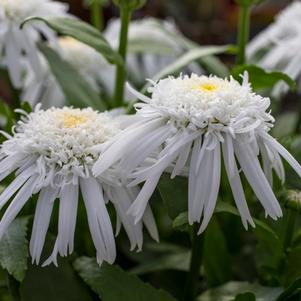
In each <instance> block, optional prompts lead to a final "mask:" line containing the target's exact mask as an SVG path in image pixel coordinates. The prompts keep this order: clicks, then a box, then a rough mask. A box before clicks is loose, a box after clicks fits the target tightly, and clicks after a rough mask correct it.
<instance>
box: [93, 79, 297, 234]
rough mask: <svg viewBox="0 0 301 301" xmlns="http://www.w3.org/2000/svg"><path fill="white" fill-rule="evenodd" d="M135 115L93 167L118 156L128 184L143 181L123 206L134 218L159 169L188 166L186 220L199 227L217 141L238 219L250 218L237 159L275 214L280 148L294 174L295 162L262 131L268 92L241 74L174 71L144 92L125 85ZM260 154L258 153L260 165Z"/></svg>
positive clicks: (213, 189) (205, 216) (209, 210)
mask: <svg viewBox="0 0 301 301" xmlns="http://www.w3.org/2000/svg"><path fill="white" fill-rule="evenodd" d="M130 89H131V91H132V92H133V94H135V95H136V96H137V97H138V98H140V99H141V100H142V101H143V103H137V104H136V108H137V116H138V117H140V118H138V121H137V122H136V123H135V124H133V125H131V126H130V127H128V128H127V129H125V130H124V131H122V132H121V133H120V134H119V135H118V137H119V139H115V140H113V141H111V142H109V144H110V146H109V147H108V148H107V149H106V150H105V152H104V153H103V154H102V156H101V157H100V158H99V159H98V161H97V163H96V164H95V165H94V167H93V172H94V174H95V175H97V176H99V175H101V174H103V173H105V172H106V170H107V169H108V168H110V167H111V166H114V165H115V164H117V166H118V168H119V169H120V171H122V174H123V175H126V176H127V177H128V178H131V179H132V181H131V183H130V184H129V186H131V185H137V184H139V183H142V182H145V184H144V186H143V188H142V190H141V192H140V193H139V195H138V197H137V199H136V200H135V202H134V203H133V205H132V206H131V208H130V210H129V213H130V214H132V215H133V216H134V217H135V221H136V222H138V221H139V220H141V218H142V216H143V214H144V210H145V208H146V206H147V204H148V200H149V199H150V197H151V195H152V193H153V192H154V190H155V188H156V185H157V183H158V181H159V179H160V177H161V175H162V173H163V172H166V171H169V172H171V177H172V178H173V177H175V176H177V175H181V174H184V175H185V174H188V177H189V193H188V208H189V209H188V213H189V222H190V224H192V223H194V222H201V227H200V232H202V231H204V230H205V228H206V226H207V225H208V223H209V221H210V218H211V216H212V214H213V211H214V208H215V204H216V201H217V197H218V191H219V185H220V174H221V149H222V153H223V158H224V164H225V168H226V171H227V175H228V179H229V183H230V186H231V189H232V192H233V196H234V199H235V202H236V205H237V208H238V210H239V212H240V215H241V218H242V222H243V224H244V226H245V227H247V225H248V223H249V224H251V225H254V223H253V220H252V217H251V214H250V212H249V209H248V206H247V202H246V199H245V196H244V192H243V187H242V183H241V179H240V174H239V168H238V163H239V165H240V167H241V169H242V171H243V172H244V174H245V176H246V178H247V180H248V182H249V183H250V185H251V187H252V189H253V191H254V193H255V194H256V196H257V198H258V199H259V201H260V202H261V204H262V206H263V207H264V209H265V212H266V215H269V216H271V217H272V218H273V219H277V218H278V217H280V216H282V211H281V208H280V206H279V204H278V201H277V200H276V197H275V195H274V193H273V191H272V188H271V183H272V169H275V171H276V173H277V175H278V176H279V177H280V179H281V180H284V168H283V165H282V162H281V159H280V155H281V156H283V157H284V158H285V159H286V160H287V161H288V162H289V163H290V165H291V166H292V167H293V168H294V169H295V170H296V172H297V173H298V174H299V175H300V176H301V167H300V165H299V163H298V162H297V161H296V160H295V159H294V158H293V157H292V156H291V155H290V154H289V153H288V152H287V151H286V150H285V148H284V147H283V146H281V145H280V144H279V143H278V142H277V141H276V140H275V139H274V138H272V137H271V136H270V135H269V134H268V132H269V130H270V128H271V127H272V126H273V121H274V119H273V117H272V116H271V115H270V112H269V111H268V109H269V105H270V99H269V98H263V97H261V96H259V95H257V94H255V93H253V92H252V90H251V88H250V85H249V83H248V76H247V74H245V75H244V78H243V84H242V85H240V84H239V83H238V82H237V81H235V80H234V79H232V78H231V79H230V80H227V79H225V80H223V79H220V78H217V77H206V76H200V77H199V76H197V75H191V76H190V77H189V76H180V77H179V78H173V77H170V78H167V79H164V80H161V81H159V82H158V83H153V87H151V88H150V89H149V92H150V93H151V94H152V96H151V98H148V97H146V96H144V95H141V94H140V93H138V92H137V91H135V90H133V89H132V88H130ZM259 156H261V158H262V161H263V170H262V167H261V164H260V160H259Z"/></svg>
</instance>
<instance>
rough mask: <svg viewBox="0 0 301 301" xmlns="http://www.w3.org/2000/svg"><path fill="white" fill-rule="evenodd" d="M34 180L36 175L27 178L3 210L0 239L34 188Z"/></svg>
mask: <svg viewBox="0 0 301 301" xmlns="http://www.w3.org/2000/svg"><path fill="white" fill-rule="evenodd" d="M36 180H37V176H32V177H31V178H29V180H28V181H27V182H26V183H25V184H24V185H23V187H22V188H21V189H20V190H19V192H18V193H17V195H16V196H15V198H14V199H13V201H12V202H11V204H10V205H9V207H8V208H7V210H6V211H5V214H4V215H3V217H2V219H1V222H0V240H1V238H2V236H3V234H4V233H5V232H6V230H7V228H8V226H9V225H10V223H11V222H12V221H13V220H14V219H15V217H16V216H17V214H18V213H19V212H20V211H21V209H22V208H23V206H24V205H25V203H26V202H27V201H28V199H29V198H30V197H31V195H32V193H33V190H34V188H35V181H36Z"/></svg>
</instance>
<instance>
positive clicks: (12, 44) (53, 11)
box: [0, 0, 67, 88]
mask: <svg viewBox="0 0 301 301" xmlns="http://www.w3.org/2000/svg"><path fill="white" fill-rule="evenodd" d="M66 11H67V5H66V4H63V3H61V2H57V1H52V0H26V1H22V0H0V26H1V31H0V51H1V55H2V57H3V60H4V61H3V63H4V64H5V65H6V66H7V68H8V71H9V74H10V77H11V80H12V83H13V84H14V86H15V87H17V88H20V87H21V86H22V76H23V73H24V68H25V67H24V60H25V61H29V62H30V64H31V66H32V68H34V70H35V72H37V74H41V66H40V61H39V57H38V50H37V47H36V45H35V44H36V42H37V41H38V40H39V39H40V33H42V34H43V35H44V36H45V37H46V38H47V39H49V40H53V38H54V34H53V32H52V30H50V29H49V28H48V27H47V26H45V25H44V24H40V23H36V24H26V25H25V26H24V28H23V29H20V25H21V23H22V21H24V20H25V19H26V18H29V17H31V16H38V17H46V16H65V15H67V13H66Z"/></svg>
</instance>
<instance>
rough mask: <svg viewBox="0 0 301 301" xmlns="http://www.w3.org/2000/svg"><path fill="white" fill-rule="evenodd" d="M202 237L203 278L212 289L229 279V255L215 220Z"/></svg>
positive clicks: (223, 237) (212, 220) (222, 234)
mask: <svg viewBox="0 0 301 301" xmlns="http://www.w3.org/2000/svg"><path fill="white" fill-rule="evenodd" d="M204 235H205V242H204V260H203V263H204V269H205V275H206V277H205V278H206V280H207V282H208V285H209V286H210V287H213V286H217V285H220V284H222V283H225V282H227V281H229V280H230V279H231V261H230V254H229V251H228V247H227V242H226V239H225V236H224V233H223V232H222V230H221V228H220V225H219V223H218V221H217V220H216V219H215V218H212V219H211V221H210V224H209V226H208V228H207V229H206V231H205V234H204ZM217 246H218V248H217Z"/></svg>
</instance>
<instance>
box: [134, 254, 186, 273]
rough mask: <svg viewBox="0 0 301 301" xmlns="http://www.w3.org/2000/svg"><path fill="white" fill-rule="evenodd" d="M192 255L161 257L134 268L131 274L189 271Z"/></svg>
mask: <svg viewBox="0 0 301 301" xmlns="http://www.w3.org/2000/svg"><path fill="white" fill-rule="evenodd" d="M190 258H191V253H190V252H189V251H186V252H182V253H177V254H169V255H164V256H160V257H159V258H155V259H150V260H148V261H147V262H145V263H142V264H140V265H138V266H137V267H135V268H133V269H132V270H131V271H130V272H131V273H132V274H136V275H143V274H148V273H154V272H158V271H163V270H176V271H184V272H187V271H189V265H190Z"/></svg>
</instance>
